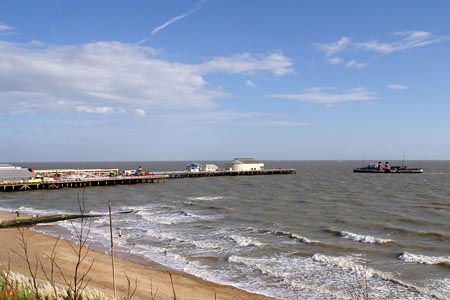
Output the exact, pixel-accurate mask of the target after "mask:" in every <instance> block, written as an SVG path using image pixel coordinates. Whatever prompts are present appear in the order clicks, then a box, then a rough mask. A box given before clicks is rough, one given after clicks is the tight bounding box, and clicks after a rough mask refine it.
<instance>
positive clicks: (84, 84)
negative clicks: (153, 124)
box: [0, 41, 293, 115]
mask: <svg viewBox="0 0 450 300" xmlns="http://www.w3.org/2000/svg"><path fill="white" fill-rule="evenodd" d="M212 72H214V73H226V74H235V73H243V74H251V73H257V72H266V73H269V74H274V75H277V76H279V75H283V74H288V73H290V72H293V71H292V62H291V60H290V59H289V58H287V57H285V56H283V55H282V54H280V53H278V52H276V53H272V54H268V55H252V54H249V53H245V54H238V55H234V56H230V57H217V58H213V59H211V60H210V61H206V62H204V63H202V64H186V63H179V62H175V61H168V60H164V59H161V58H159V57H158V56H157V52H156V51H154V50H153V49H152V48H150V47H144V46H137V45H129V44H123V43H119V42H95V43H88V44H84V45H74V46H46V45H44V44H39V47H36V42H32V43H31V44H16V43H10V42H4V41H0V103H1V104H2V105H1V106H0V112H2V111H3V112H14V113H33V112H43V111H51V112H52V113H59V112H60V113H62V112H70V111H77V112H80V113H98V114H111V113H114V114H117V113H130V114H133V113H136V112H137V113H138V114H141V115H142V113H143V112H145V111H149V110H154V109H155V108H156V109H160V110H161V109H176V110H186V109H203V110H208V109H214V108H217V107H218V104H217V103H216V99H219V98H225V97H229V96H230V95H229V94H228V93H227V92H225V91H223V90H222V89H221V88H219V87H213V86H211V85H210V84H209V83H208V82H207V81H206V80H205V78H204V75H207V74H209V73H212ZM140 110H142V111H140Z"/></svg>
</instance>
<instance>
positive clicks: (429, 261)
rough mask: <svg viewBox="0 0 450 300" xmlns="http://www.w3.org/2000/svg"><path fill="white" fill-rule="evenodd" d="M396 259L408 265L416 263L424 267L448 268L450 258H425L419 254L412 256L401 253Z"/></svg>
mask: <svg viewBox="0 0 450 300" xmlns="http://www.w3.org/2000/svg"><path fill="white" fill-rule="evenodd" d="M398 259H400V260H403V261H405V262H409V263H417V264H424V265H441V266H445V267H450V257H443V256H427V255H421V254H413V253H409V252H406V251H405V252H403V253H402V254H400V256H399V257H398Z"/></svg>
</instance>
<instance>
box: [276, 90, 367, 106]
mask: <svg viewBox="0 0 450 300" xmlns="http://www.w3.org/2000/svg"><path fill="white" fill-rule="evenodd" d="M268 97H270V98H280V99H288V100H295V101H303V102H310V103H316V104H323V105H326V106H334V105H336V104H339V103H345V102H357V101H371V100H374V99H376V97H375V93H373V92H371V91H370V90H367V89H366V88H363V87H357V88H353V89H350V90H344V91H342V92H336V88H334V87H313V88H310V89H307V90H305V92H303V93H297V94H274V95H269V96H268Z"/></svg>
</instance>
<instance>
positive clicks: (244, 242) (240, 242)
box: [230, 235, 265, 247]
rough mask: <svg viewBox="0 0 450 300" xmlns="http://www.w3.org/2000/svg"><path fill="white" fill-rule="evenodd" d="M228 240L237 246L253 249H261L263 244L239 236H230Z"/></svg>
mask: <svg viewBox="0 0 450 300" xmlns="http://www.w3.org/2000/svg"><path fill="white" fill-rule="evenodd" d="M230 238H231V239H232V240H233V241H235V242H236V243H237V244H238V245H239V246H242V247H247V246H255V247H262V246H264V245H265V244H264V243H261V242H260V241H258V240H257V239H254V238H250V237H244V236H240V235H231V236H230Z"/></svg>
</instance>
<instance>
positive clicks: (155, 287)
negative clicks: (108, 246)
mask: <svg viewBox="0 0 450 300" xmlns="http://www.w3.org/2000/svg"><path fill="white" fill-rule="evenodd" d="M26 217H27V216H22V215H21V216H20V217H19V218H26ZM14 218H17V217H16V215H15V214H13V213H5V212H0V220H8V219H14ZM24 236H25V239H26V241H27V245H28V246H27V248H28V251H29V255H28V257H29V258H30V261H31V264H32V265H33V266H35V265H36V261H37V258H40V259H41V260H42V262H43V265H44V267H45V268H46V269H47V270H49V269H50V267H51V263H50V260H49V256H50V255H51V253H52V249H53V247H54V245H55V243H56V241H57V239H56V238H55V237H52V236H50V235H46V234H41V233H37V232H34V231H30V230H27V229H25V230H24ZM0 245H1V246H0V263H1V265H0V269H1V268H3V269H7V268H10V270H11V271H14V272H17V273H21V274H24V275H29V271H28V268H27V264H26V262H25V261H24V259H23V258H21V257H20V256H19V254H21V255H23V249H22V248H21V246H20V245H21V243H20V233H19V230H18V229H16V228H11V229H0ZM71 245H72V246H75V247H76V245H75V244H71V243H69V242H67V241H64V240H59V241H58V243H57V246H56V261H57V263H58V265H59V266H60V268H61V269H62V271H63V273H64V274H65V276H66V279H68V280H73V276H74V270H75V264H76V261H77V255H75V253H74V251H73V249H72V247H71ZM92 261H93V262H94V263H93V267H92V269H91V270H90V271H89V273H88V275H87V278H88V279H89V284H88V287H89V288H91V289H97V290H99V291H102V292H104V293H106V294H107V295H109V296H111V298H112V296H113V284H112V267H111V257H110V256H109V255H106V254H104V253H101V252H98V251H94V250H92V249H89V253H88V256H87V258H86V260H85V262H84V263H83V264H82V267H83V268H82V269H83V271H84V270H86V268H88V267H89V265H90V264H91V263H92ZM8 265H9V267H8ZM55 273H58V272H55ZM81 273H82V272H81ZM81 273H80V274H81ZM125 273H126V274H127V276H128V277H129V278H130V280H131V281H132V283H133V284H134V282H135V280H137V290H136V294H135V296H134V297H133V299H153V298H152V297H151V295H152V294H155V293H156V297H155V299H158V300H164V299H174V294H173V290H172V284H171V280H170V276H169V272H168V271H167V269H166V270H165V269H164V268H163V267H158V265H156V264H154V265H153V264H152V265H148V264H138V263H135V262H131V261H128V260H125V259H121V258H117V257H116V258H115V274H116V286H117V288H116V289H117V293H116V298H117V299H119V298H120V297H123V296H125V295H126V293H127V280H126V277H125ZM170 273H171V274H172V279H173V284H174V289H175V293H176V298H177V299H180V300H190V299H200V300H203V299H205V300H208V299H211V300H214V299H233V300H239V299H270V298H268V297H264V296H261V295H257V294H251V293H248V292H246V291H243V290H240V289H237V288H234V287H231V286H226V285H219V284H216V283H212V282H208V281H205V280H202V279H199V278H197V277H195V276H192V275H189V274H186V273H183V272H177V271H170ZM56 275H59V274H56ZM38 278H40V279H45V277H44V274H43V272H42V271H41V270H39V268H38ZM56 281H57V283H58V284H60V285H62V286H67V285H65V284H64V280H63V279H62V277H61V276H60V275H59V276H57V279H56Z"/></svg>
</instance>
